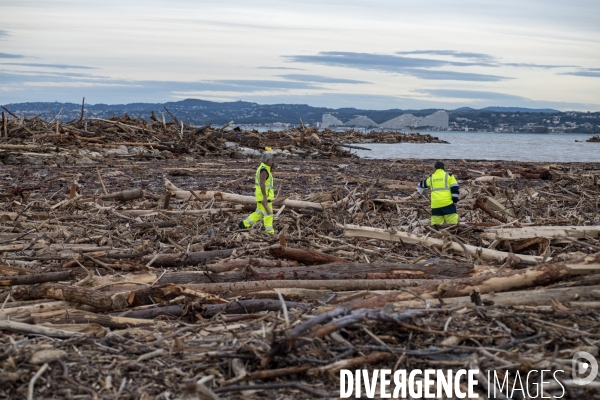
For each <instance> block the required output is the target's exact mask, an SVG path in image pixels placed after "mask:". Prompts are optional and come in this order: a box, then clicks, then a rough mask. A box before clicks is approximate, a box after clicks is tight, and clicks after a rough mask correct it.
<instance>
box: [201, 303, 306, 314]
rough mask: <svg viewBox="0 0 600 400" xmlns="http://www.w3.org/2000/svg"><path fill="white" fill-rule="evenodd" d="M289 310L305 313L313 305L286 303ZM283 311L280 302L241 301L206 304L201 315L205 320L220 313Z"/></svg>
mask: <svg viewBox="0 0 600 400" xmlns="http://www.w3.org/2000/svg"><path fill="white" fill-rule="evenodd" d="M285 305H286V307H287V309H288V310H289V309H292V308H297V309H300V310H303V311H306V310H308V309H309V308H310V307H311V305H310V304H306V303H296V302H292V301H286V302H285ZM279 310H281V301H279V300H268V299H260V300H240V301H233V302H231V303H229V304H205V305H203V306H202V311H201V314H202V316H203V317H205V318H210V317H214V316H215V315H217V314H218V313H223V314H252V313H255V312H259V311H279Z"/></svg>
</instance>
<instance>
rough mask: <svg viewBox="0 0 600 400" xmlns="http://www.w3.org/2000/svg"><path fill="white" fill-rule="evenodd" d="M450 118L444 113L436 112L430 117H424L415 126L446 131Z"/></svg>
mask: <svg viewBox="0 0 600 400" xmlns="http://www.w3.org/2000/svg"><path fill="white" fill-rule="evenodd" d="M449 120H450V117H449V116H448V113H447V112H446V111H442V110H440V111H436V112H434V113H433V114H431V115H428V116H426V117H425V118H423V119H422V120H421V121H419V124H418V125H417V126H432V127H435V128H441V129H448V121H449Z"/></svg>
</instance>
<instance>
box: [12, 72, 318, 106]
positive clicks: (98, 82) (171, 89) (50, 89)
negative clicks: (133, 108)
mask: <svg viewBox="0 0 600 400" xmlns="http://www.w3.org/2000/svg"><path fill="white" fill-rule="evenodd" d="M296 90H302V91H307V90H309V91H313V90H319V91H324V90H327V88H324V87H322V85H320V84H318V83H313V82H300V81H289V80H275V79H271V80H253V79H247V80H244V79H230V80H227V79H225V80H212V81H162V80H139V81H137V80H127V79H115V78H108V77H103V76H97V75H92V74H82V73H76V72H44V73H33V72H14V71H6V70H2V69H0V103H8V102H19V101H32V99H35V100H36V101H38V100H39V101H55V100H57V101H74V99H77V98H79V97H82V96H85V97H86V98H89V99H90V101H91V99H94V98H95V99H98V100H97V102H106V103H126V102H139V101H142V100H145V101H152V102H154V101H168V100H173V99H177V98H179V95H180V94H182V93H191V94H193V95H197V94H203V93H221V94H223V95H228V96H236V97H238V96H240V95H243V94H251V93H273V94H277V93H280V94H282V95H284V94H288V93H290V92H293V91H296ZM188 97H189V96H188Z"/></svg>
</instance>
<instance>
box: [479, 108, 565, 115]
mask: <svg viewBox="0 0 600 400" xmlns="http://www.w3.org/2000/svg"><path fill="white" fill-rule="evenodd" d="M481 111H495V112H522V113H546V114H554V113H559V112H560V111H558V110H553V109H551V108H522V107H485V108H482V109H481Z"/></svg>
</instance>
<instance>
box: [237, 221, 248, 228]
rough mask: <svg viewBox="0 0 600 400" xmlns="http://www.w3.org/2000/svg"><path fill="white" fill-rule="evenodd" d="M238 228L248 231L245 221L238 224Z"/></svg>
mask: <svg viewBox="0 0 600 400" xmlns="http://www.w3.org/2000/svg"><path fill="white" fill-rule="evenodd" d="M238 228H240V229H246V227H245V226H244V221H240V222H239V223H238Z"/></svg>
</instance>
